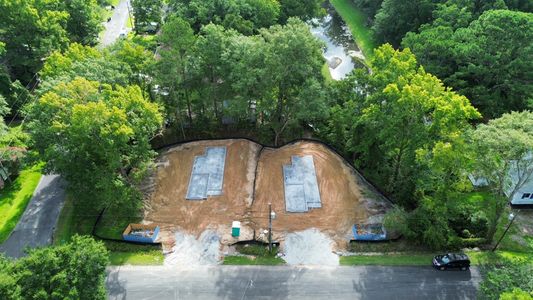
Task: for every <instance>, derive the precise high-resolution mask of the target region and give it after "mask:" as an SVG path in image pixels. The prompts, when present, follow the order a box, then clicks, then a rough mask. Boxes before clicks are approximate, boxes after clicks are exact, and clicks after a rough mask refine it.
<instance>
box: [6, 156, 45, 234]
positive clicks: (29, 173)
mask: <svg viewBox="0 0 533 300" xmlns="http://www.w3.org/2000/svg"><path fill="white" fill-rule="evenodd" d="M41 168H42V164H39V165H35V166H32V167H29V168H27V169H24V170H22V171H21V172H20V174H19V176H18V177H17V178H16V179H15V181H13V182H12V183H9V182H6V185H7V186H6V187H5V188H4V189H3V190H0V243H2V242H4V241H5V240H6V239H7V237H8V236H9V234H10V233H11V231H13V229H14V228H15V226H17V223H18V221H19V219H20V217H21V216H22V213H24V210H25V209H26V206H28V203H29V202H30V199H31V197H32V196H33V191H34V190H35V188H36V187H37V184H39V180H40V179H41Z"/></svg>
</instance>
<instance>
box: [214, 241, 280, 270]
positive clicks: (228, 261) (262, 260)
mask: <svg viewBox="0 0 533 300" xmlns="http://www.w3.org/2000/svg"><path fill="white" fill-rule="evenodd" d="M278 250H279V249H278V248H277V247H274V249H273V251H272V253H270V252H268V248H267V247H266V246H264V245H248V246H243V245H239V246H237V251H239V252H240V253H242V254H245V255H247V256H226V257H224V261H223V262H222V264H223V265H266V266H277V265H284V264H285V261H284V260H283V259H281V258H279V257H276V254H278Z"/></svg>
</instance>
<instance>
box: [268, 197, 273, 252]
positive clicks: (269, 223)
mask: <svg viewBox="0 0 533 300" xmlns="http://www.w3.org/2000/svg"><path fill="white" fill-rule="evenodd" d="M268 251H269V252H270V253H272V203H268Z"/></svg>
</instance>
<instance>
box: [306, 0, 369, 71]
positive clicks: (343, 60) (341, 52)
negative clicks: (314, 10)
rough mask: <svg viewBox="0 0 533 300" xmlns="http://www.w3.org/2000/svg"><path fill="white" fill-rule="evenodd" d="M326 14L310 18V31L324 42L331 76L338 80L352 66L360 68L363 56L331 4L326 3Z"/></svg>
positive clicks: (351, 68)
mask: <svg viewBox="0 0 533 300" xmlns="http://www.w3.org/2000/svg"><path fill="white" fill-rule="evenodd" d="M325 8H326V11H327V15H326V16H325V17H324V18H322V19H320V20H319V19H315V20H312V21H311V22H310V23H311V33H312V34H313V35H314V36H315V37H317V38H318V39H320V40H321V41H323V42H324V43H325V44H326V47H325V49H324V58H325V59H326V61H327V63H328V66H329V72H330V73H331V77H332V78H333V79H335V80H340V79H343V78H344V77H346V76H347V75H348V74H349V73H350V72H351V71H352V70H353V69H354V68H362V67H364V65H363V64H362V63H361V62H360V60H364V59H365V57H364V55H363V53H362V52H361V50H360V49H359V48H358V47H357V45H356V44H355V42H354V40H353V37H352V34H351V32H350V29H349V28H348V26H347V25H346V23H344V21H343V20H342V18H341V17H340V16H339V14H338V13H337V12H336V11H335V9H334V8H333V6H332V5H331V4H330V3H329V2H328V3H326V7H325Z"/></svg>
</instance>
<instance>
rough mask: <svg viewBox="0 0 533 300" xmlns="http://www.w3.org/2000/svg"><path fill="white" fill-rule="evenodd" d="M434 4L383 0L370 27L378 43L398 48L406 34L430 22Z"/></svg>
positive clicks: (430, 2) (418, 1)
mask: <svg viewBox="0 0 533 300" xmlns="http://www.w3.org/2000/svg"><path fill="white" fill-rule="evenodd" d="M435 2H436V1H433V0H415V1H402V0H384V1H383V3H382V4H381V8H380V9H379V11H378V13H377V14H376V18H375V20H374V25H373V26H372V29H373V30H374V32H375V36H376V38H377V40H378V42H379V43H391V44H392V45H393V46H394V47H398V46H399V45H400V42H401V40H402V38H403V36H404V35H405V34H406V33H407V32H409V31H416V30H418V27H419V26H420V25H422V24H425V23H428V22H430V21H431V20H432V12H433V10H434V9H435Z"/></svg>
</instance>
